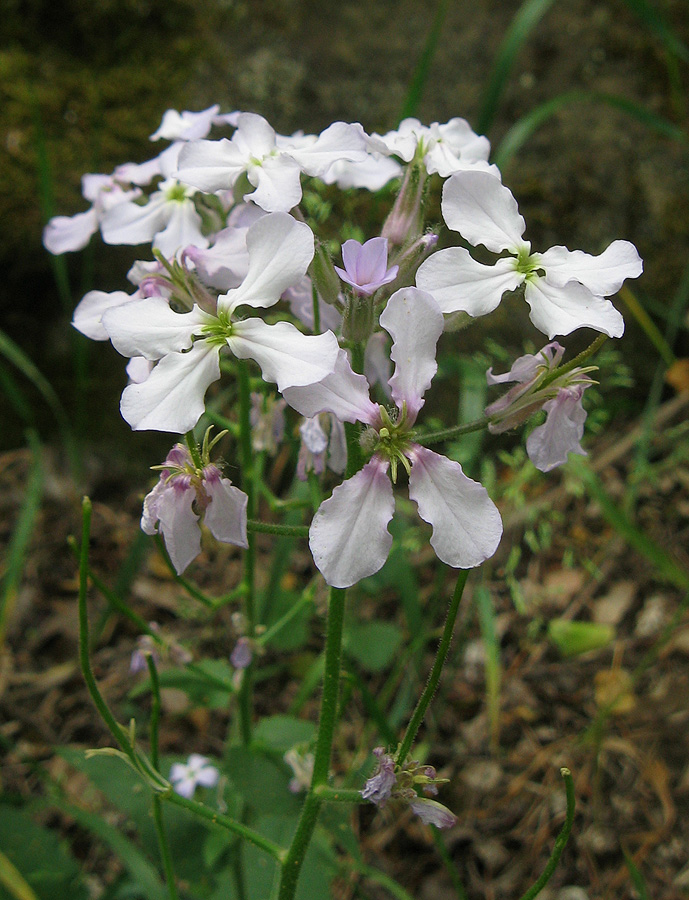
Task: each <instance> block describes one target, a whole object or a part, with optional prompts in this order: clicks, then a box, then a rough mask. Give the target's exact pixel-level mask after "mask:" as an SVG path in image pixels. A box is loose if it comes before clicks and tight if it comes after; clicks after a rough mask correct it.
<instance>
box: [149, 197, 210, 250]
mask: <svg viewBox="0 0 689 900" xmlns="http://www.w3.org/2000/svg"><path fill="white" fill-rule="evenodd" d="M169 212H170V218H169V220H168V223H167V225H166V226H165V228H164V229H163V231H160V232H158V234H157V235H156V237H155V240H154V241H153V246H154V247H155V248H156V250H160V252H161V253H162V254H163V256H165V257H166V258H167V259H171V258H172V257H173V256H174V255H175V254H176V253H178V251H180V250H184V248H185V247H189V246H193V247H207V246H208V243H209V241H208V238H207V237H206V236H205V235H203V234H202V233H201V216H200V215H199V214H198V213H197V212H196V208H195V206H194V203H193V201H192V200H182V201H176V202H173V203H171V204H170V210H169Z"/></svg>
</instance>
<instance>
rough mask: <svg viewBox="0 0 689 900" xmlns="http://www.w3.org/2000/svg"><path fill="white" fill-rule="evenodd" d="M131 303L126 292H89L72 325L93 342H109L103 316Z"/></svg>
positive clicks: (81, 303)
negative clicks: (110, 310)
mask: <svg viewBox="0 0 689 900" xmlns="http://www.w3.org/2000/svg"><path fill="white" fill-rule="evenodd" d="M131 302H132V298H131V296H130V295H129V294H126V293H125V292H124V291H112V292H111V293H106V292H105V291H89V292H88V294H85V295H84V297H83V298H82V299H81V301H80V302H79V303H78V305H77V308H76V309H75V310H74V316H73V317H72V325H73V326H74V327H75V328H76V330H77V331H80V332H81V333H82V334H85V335H86V337H88V338H91V340H92V341H107V340H108V338H109V337H110V335H109V334H108V332H107V331H106V330H105V328H104V327H103V321H102V319H103V314H104V313H105V312H107V311H108V310H109V309H114V308H115V307H117V306H122V305H123V304H125V303H131ZM129 355H131V354H129Z"/></svg>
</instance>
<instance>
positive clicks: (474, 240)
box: [442, 170, 526, 253]
mask: <svg viewBox="0 0 689 900" xmlns="http://www.w3.org/2000/svg"><path fill="white" fill-rule="evenodd" d="M442 210H443V218H444V219H445V221H446V223H447V226H448V228H451V229H452V230H453V231H458V232H459V233H460V234H461V235H462V237H463V238H466V240H467V241H469V243H470V244H473V245H474V246H477V245H478V244H483V246H484V247H487V248H488V249H489V250H493V251H494V252H495V253H499V252H500V251H501V250H517V249H518V248H519V247H521V246H523V245H524V244H525V242H524V241H523V240H522V235H523V234H524V230H525V228H526V224H525V222H524V219H523V218H522V217H521V215H520V213H519V209H518V207H517V201H516V200H515V199H514V197H513V196H512V193H511V192H510V190H509V188H506V187H505V185H504V184H503V183H502V182H501V181H500V179H499V178H496V177H495V175H493V174H491V173H490V172H480V171H474V170H469V171H465V172H457V173H456V174H455V175H452V176H451V177H450V178H448V180H447V181H446V182H445V186H444V187H443V199H442Z"/></svg>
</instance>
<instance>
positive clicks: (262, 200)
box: [244, 155, 301, 213]
mask: <svg viewBox="0 0 689 900" xmlns="http://www.w3.org/2000/svg"><path fill="white" fill-rule="evenodd" d="M300 176H301V170H300V169H299V165H298V164H297V163H296V162H295V161H294V160H293V159H290V157H288V156H283V155H281V156H268V157H266V159H264V160H262V161H261V163H260V164H254V165H250V166H249V168H248V170H247V177H248V179H249V181H250V182H251V184H253V185H255V187H256V190H255V191H252V192H251V193H248V194H244V199H245V200H252V201H253V202H254V203H255V204H256V205H257V206H260V207H261V209H265V211H266V212H284V213H286V212H288V211H289V210H290V209H292V208H293V207H294V206H296V205H297V204H298V203H299V201H300V200H301V179H300Z"/></svg>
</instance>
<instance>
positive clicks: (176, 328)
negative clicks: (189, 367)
mask: <svg viewBox="0 0 689 900" xmlns="http://www.w3.org/2000/svg"><path fill="white" fill-rule="evenodd" d="M209 320H210V321H214V320H213V317H212V316H209V315H207V314H206V313H204V312H202V311H201V310H200V309H199V308H198V306H195V307H194V308H193V309H192V310H191V312H188V313H176V312H174V311H173V310H172V309H170V304H169V303H168V302H167V300H165V299H164V298H163V297H147V298H146V299H144V300H131V298H130V302H129V303H127V304H126V305H125V304H121V305H117V306H115V307H114V308H111V309H109V310H106V312H104V313H103V317H102V321H103V328H104V330H105V332H106V333H107V335H108V337H109V338H110V340H111V341H112V344H113V347H114V348H115V349H116V350H117V352H118V353H121V354H122V356H144V357H145V358H146V359H160V358H161V357H163V356H166V355H167V354H168V353H179V352H181V351H182V350H188V349H189V348H190V347H191V343H192V335H193V334H194V333H197V332H199V331H200V329H201V327H202V326H203V325H204V324H205V323H206V322H207V321H209Z"/></svg>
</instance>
